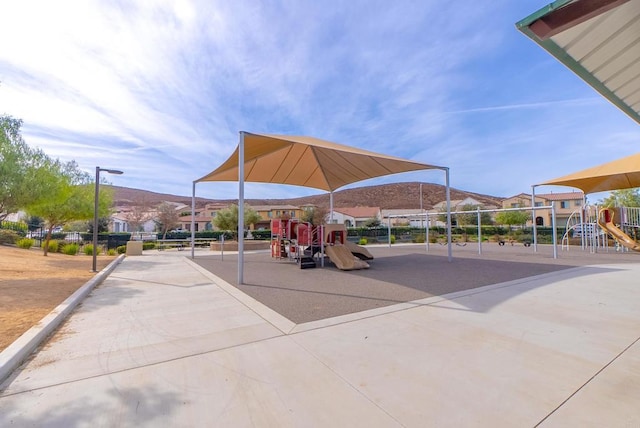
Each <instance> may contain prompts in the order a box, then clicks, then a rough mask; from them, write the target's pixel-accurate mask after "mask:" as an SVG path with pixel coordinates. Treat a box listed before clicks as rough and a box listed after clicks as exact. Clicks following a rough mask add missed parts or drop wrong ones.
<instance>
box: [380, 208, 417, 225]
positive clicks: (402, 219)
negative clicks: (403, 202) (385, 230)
mask: <svg viewBox="0 0 640 428" xmlns="http://www.w3.org/2000/svg"><path fill="white" fill-rule="evenodd" d="M381 212H382V218H383V219H384V221H385V223H386V222H387V221H388V223H389V224H391V227H395V226H411V227H425V224H426V216H425V215H424V213H426V211H425V210H421V209H419V208H415V209H383V210H381ZM420 214H423V215H420Z"/></svg>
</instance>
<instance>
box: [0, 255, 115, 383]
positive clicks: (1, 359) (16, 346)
mask: <svg viewBox="0 0 640 428" xmlns="http://www.w3.org/2000/svg"><path fill="white" fill-rule="evenodd" d="M124 257H125V255H124V254H122V255H120V256H119V257H118V258H116V259H115V260H114V261H112V262H111V263H109V265H108V266H107V267H105V268H104V269H102V270H101V271H100V272H98V273H97V274H96V275H95V276H94V277H93V278H91V279H90V280H89V281H87V282H86V283H85V284H84V285H83V286H82V287H80V288H79V289H77V290H76V291H75V293H73V294H72V295H71V296H69V297H67V298H66V299H65V300H64V301H63V302H62V303H60V304H59V305H58V306H57V307H55V308H54V309H53V310H52V311H51V312H49V314H48V315H46V316H45V317H44V318H42V319H41V320H40V321H38V323H37V324H36V325H34V326H33V327H31V328H30V329H29V330H27V331H26V332H24V333H23V334H22V336H20V337H19V338H17V339H16V340H15V341H14V342H13V343H12V344H11V345H9V346H8V347H7V348H5V349H4V350H3V351H2V352H0V384H1V383H2V382H4V381H5V380H6V379H7V378H8V377H9V376H10V375H11V373H13V371H14V370H15V369H16V368H18V367H19V366H20V364H22V362H23V361H24V360H25V359H26V358H27V357H28V356H29V355H30V354H31V353H32V352H33V351H34V349H36V348H37V347H38V346H39V345H40V344H41V343H42V342H43V341H44V339H46V338H47V337H48V336H49V335H50V334H51V333H52V332H53V331H54V330H55V329H56V328H58V326H59V325H60V324H61V323H62V321H64V320H65V318H67V316H68V315H69V314H70V313H71V312H72V311H73V310H74V309H75V308H76V306H78V304H79V303H80V302H82V301H83V300H84V298H85V297H87V295H88V294H89V293H90V292H91V291H92V290H93V289H94V288H95V287H96V286H97V285H99V284H101V283H102V281H104V280H105V278H106V277H107V276H109V274H110V273H111V272H112V271H113V270H114V269H115V268H116V266H118V265H119V264H120V262H121V261H122V260H123V259H124Z"/></svg>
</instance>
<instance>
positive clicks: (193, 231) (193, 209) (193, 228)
mask: <svg viewBox="0 0 640 428" xmlns="http://www.w3.org/2000/svg"><path fill="white" fill-rule="evenodd" d="M195 243H196V182H195V181H194V182H193V186H192V188H191V260H193V259H194V258H195V247H196V245H195Z"/></svg>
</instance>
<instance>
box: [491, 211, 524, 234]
mask: <svg viewBox="0 0 640 428" xmlns="http://www.w3.org/2000/svg"><path fill="white" fill-rule="evenodd" d="M530 218H531V215H530V213H528V212H526V211H500V212H499V213H497V214H496V222H497V223H498V224H506V225H508V226H509V230H511V226H513V225H522V226H524V225H525V224H526V223H527V221H528V220H529V219H530Z"/></svg>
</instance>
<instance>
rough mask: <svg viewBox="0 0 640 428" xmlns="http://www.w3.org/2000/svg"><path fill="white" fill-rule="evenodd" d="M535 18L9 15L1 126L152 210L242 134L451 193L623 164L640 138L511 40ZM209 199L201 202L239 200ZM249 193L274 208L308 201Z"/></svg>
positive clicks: (378, 12)
mask: <svg viewBox="0 0 640 428" xmlns="http://www.w3.org/2000/svg"><path fill="white" fill-rule="evenodd" d="M543 5H544V4H542V3H541V4H538V5H531V4H528V5H527V4H520V3H517V2H515V3H514V2H510V1H507V0H499V1H498V2H492V3H490V4H489V3H488V4H484V3H482V2H480V3H479V2H475V1H471V0H462V1H459V2H449V3H446V2H445V3H443V2H436V1H424V2H412V1H408V0H406V1H405V0H401V1H398V2H392V3H389V2H386V1H385V2H383V1H353V2H341V3H336V2H333V3H318V2H313V1H308V0H307V1H304V0H303V1H293V0H289V1H286V0H283V1H273V2H267V3H264V2H249V1H239V2H227V1H210V0H159V1H154V2H144V1H141V0H138V1H124V0H118V1H113V0H109V1H107V0H102V1H101V0H69V1H65V2H62V3H61V2H57V3H56V2H49V1H46V0H22V1H20V2H9V3H7V4H6V5H3V13H2V14H1V15H0V39H2V40H10V41H11V43H3V44H2V45H1V46H0V113H8V114H11V115H14V116H16V117H20V118H22V119H24V121H25V126H24V136H25V139H26V140H27V142H29V143H30V144H32V145H35V146H40V147H42V148H43V149H44V150H45V151H46V152H47V153H49V154H50V155H52V156H55V157H60V158H62V159H70V158H73V159H76V160H77V161H78V162H79V164H80V165H81V166H82V167H83V168H86V169H87V170H90V169H91V168H93V167H95V165H103V164H104V165H105V166H108V167H115V168H119V169H123V170H125V175H123V176H121V177H116V178H114V179H113V182H114V184H118V185H127V186H131V187H142V188H148V189H149V190H154V191H158V192H178V193H181V194H185V193H187V194H188V193H190V191H191V182H192V180H194V179H196V178H198V177H200V176H202V175H204V174H206V173H207V172H209V171H210V170H212V169H213V168H215V167H217V166H218V165H219V164H220V163H222V162H223V161H224V160H225V159H226V158H227V157H228V156H229V155H230V154H231V152H232V151H233V149H234V148H235V145H236V144H237V140H238V132H239V131H240V130H246V131H252V132H265V133H283V134H295V135H313V136H316V137H318V138H325V139H328V140H332V141H335V142H338V143H343V144H349V145H354V146H358V147H362V148H366V149H369V150H373V151H378V152H382V153H388V154H392V155H395V156H401V157H408V158H413V159H416V160H419V161H423V162H426V163H432V164H439V165H445V166H450V167H451V171H452V184H453V185H454V186H455V187H458V188H462V189H467V190H472V191H476V192H480V193H489V194H496V195H509V194H515V193H519V192H520V191H526V190H527V189H528V186H529V185H530V184H532V183H535V182H539V181H540V179H544V178H549V176H551V177H553V176H555V175H558V174H557V173H558V172H560V171H562V172H563V173H568V172H571V171H573V170H574V167H575V169H581V168H583V167H588V166H592V163H593V162H595V163H597V162H598V160H599V159H603V158H605V157H609V156H614V157H616V156H617V155H618V154H620V155H621V156H622V155H624V153H623V152H624V151H625V150H631V147H632V146H633V141H634V139H635V138H636V137H637V132H636V130H635V129H636V128H635V124H634V123H632V122H631V121H629V120H628V119H626V118H625V117H624V116H623V115H622V113H620V112H618V111H617V110H615V109H611V108H610V106H608V105H607V104H606V103H605V102H603V101H601V100H600V98H599V96H597V95H596V94H595V93H594V92H593V90H591V89H590V88H588V87H587V86H586V85H585V84H584V83H582V82H580V81H579V80H577V79H576V78H575V77H574V76H572V75H571V73H570V72H569V71H567V70H566V69H564V67H562V66H561V65H559V64H557V63H556V62H555V60H552V59H550V58H549V57H548V55H547V54H545V53H543V52H541V51H540V49H539V48H538V47H537V46H535V45H533V44H531V43H530V42H529V41H527V40H525V38H524V36H522V35H521V34H519V33H518V32H517V30H516V29H515V27H514V23H515V22H516V21H518V20H520V19H521V18H523V17H524V16H526V15H527V14H529V13H531V12H533V11H534V10H535V9H536V8H538V7H540V6H543ZM488 23H489V24H488ZM585 139H586V140H589V147H591V148H592V150H591V151H589V150H583V147H584V145H585ZM618 144H620V146H619V147H623V149H622V150H616V147H618V146H617V145H618ZM575 153H579V154H578V155H575ZM568 159H570V162H569V161H568ZM607 160H609V159H607ZM603 161H605V160H603ZM390 179H391V180H398V181H400V180H402V181H405V180H404V178H403V177H401V176H393V177H390V178H389V177H388V178H385V179H383V181H385V180H386V181H388V180H390ZM418 179H428V178H424V177H423V176H420V177H418ZM433 181H435V182H442V179H441V178H440V177H434V179H433ZM364 184H371V183H363V185H364ZM208 186H209V184H207V185H204V184H203V185H201V186H199V191H202V192H203V194H211V196H212V197H215V198H233V197H235V195H236V194H237V186H236V185H235V184H215V186H214V185H211V186H212V187H211V188H208ZM255 186H259V187H256V189H257V190H256V193H257V194H259V195H261V196H265V197H272V198H275V197H281V196H284V195H286V196H296V195H301V194H309V193H314V192H315V191H313V190H308V189H302V188H295V187H279V186H266V185H255Z"/></svg>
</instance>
